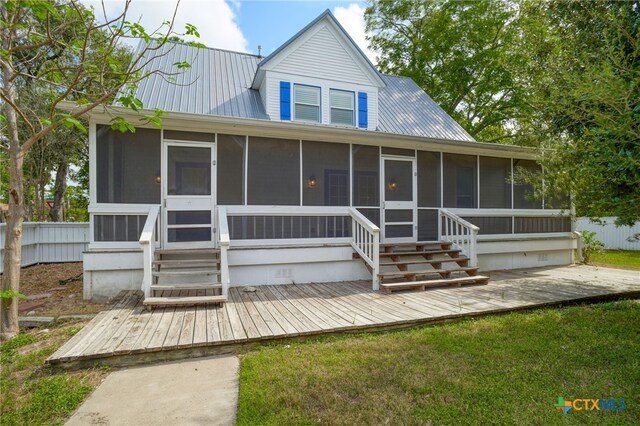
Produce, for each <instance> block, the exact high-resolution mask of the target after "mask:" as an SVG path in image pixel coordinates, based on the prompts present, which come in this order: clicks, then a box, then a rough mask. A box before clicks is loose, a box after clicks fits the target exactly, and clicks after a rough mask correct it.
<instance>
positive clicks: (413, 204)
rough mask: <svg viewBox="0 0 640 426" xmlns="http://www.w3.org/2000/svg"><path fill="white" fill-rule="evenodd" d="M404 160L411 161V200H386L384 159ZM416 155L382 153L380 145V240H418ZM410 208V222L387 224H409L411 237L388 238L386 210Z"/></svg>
mask: <svg viewBox="0 0 640 426" xmlns="http://www.w3.org/2000/svg"><path fill="white" fill-rule="evenodd" d="M387 160H388V161H405V162H408V163H411V179H412V194H411V197H412V200H411V201H390V202H388V201H387V200H386V197H385V194H386V191H385V189H386V183H387V176H385V162H386V161H387ZM417 163H418V159H417V157H407V156H399V155H388V154H382V147H380V201H381V203H380V204H381V206H382V210H381V212H380V228H381V229H382V234H381V235H382V242H385V243H387V242H413V241H417V240H418V210H417V207H418V176H417ZM390 203H393V204H394V206H393V207H388V206H389V204H390ZM405 206H406V207H405ZM387 209H388V210H411V212H412V213H411V214H412V215H413V221H412V222H390V223H389V226H395V225H411V237H396V238H389V237H387V235H386V230H387V229H386V228H387V220H386V210H387Z"/></svg>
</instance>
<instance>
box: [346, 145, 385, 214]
mask: <svg viewBox="0 0 640 426" xmlns="http://www.w3.org/2000/svg"><path fill="white" fill-rule="evenodd" d="M379 183H380V155H379V150H378V147H377V146H365V145H353V205H354V206H356V207H364V206H375V207H379V206H380V190H379Z"/></svg>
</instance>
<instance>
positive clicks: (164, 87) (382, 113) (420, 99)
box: [136, 43, 475, 141]
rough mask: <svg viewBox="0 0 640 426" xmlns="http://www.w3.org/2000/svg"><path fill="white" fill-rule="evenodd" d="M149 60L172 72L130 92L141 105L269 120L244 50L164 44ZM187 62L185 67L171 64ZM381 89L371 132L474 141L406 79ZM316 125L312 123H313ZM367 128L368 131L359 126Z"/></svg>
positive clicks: (253, 62) (254, 60) (252, 60)
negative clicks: (178, 67)
mask: <svg viewBox="0 0 640 426" xmlns="http://www.w3.org/2000/svg"><path fill="white" fill-rule="evenodd" d="M155 55H158V56H159V59H158V60H154V61H152V62H151V64H150V66H149V70H151V67H153V69H157V70H161V71H163V72H165V73H175V74H174V75H173V79H174V80H175V81H171V80H170V78H168V77H167V75H164V76H163V75H160V74H152V75H150V76H149V77H148V78H147V79H145V80H144V81H142V82H141V83H140V85H139V86H138V89H137V94H136V96H137V97H138V98H139V99H140V100H141V101H142V102H143V104H144V106H145V108H149V109H154V108H159V109H162V110H165V111H169V112H183V113H191V114H203V115H216V116H225V117H236V118H251V119H258V120H269V117H268V116H267V114H266V110H265V106H264V105H263V104H262V99H261V97H260V93H259V92H258V91H257V90H254V89H251V84H252V81H253V78H254V76H255V74H256V70H257V69H258V64H259V63H260V61H261V58H260V57H259V56H256V55H251V54H247V53H240V52H231V51H227V50H220V49H213V48H206V49H205V48H197V47H193V46H189V45H187V44H184V43H167V44H165V45H164V46H162V47H161V48H160V49H159V50H158V51H156V52H155ZM181 61H187V62H189V63H190V64H191V68H188V69H183V70H179V69H177V67H176V66H174V64H175V63H176V62H181ZM381 77H382V79H383V81H384V82H385V84H386V87H384V88H383V89H381V90H380V92H379V94H378V128H377V129H376V131H379V132H384V133H390V134H399V135H409V136H419V137H426V138H433V139H449V140H458V141H475V140H474V139H473V137H472V136H471V135H469V133H467V132H466V131H465V130H464V129H463V128H462V126H460V125H459V124H458V123H457V122H456V121H455V120H454V119H453V118H451V117H450V116H449V115H448V114H447V113H446V112H445V111H444V110H443V109H442V108H440V106H439V105H438V104H437V103H436V102H435V101H434V100H433V99H431V97H430V96H429V95H427V94H426V93H425V92H424V91H423V90H422V89H421V88H420V87H419V86H418V85H417V84H416V83H415V82H414V81H413V80H412V79H410V78H408V77H398V76H391V75H383V74H381ZM315 126H316V127H317V125H315ZM362 131H368V130H362Z"/></svg>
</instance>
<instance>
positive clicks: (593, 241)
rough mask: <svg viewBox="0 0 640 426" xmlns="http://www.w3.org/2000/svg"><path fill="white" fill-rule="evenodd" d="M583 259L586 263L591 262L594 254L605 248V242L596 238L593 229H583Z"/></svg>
mask: <svg viewBox="0 0 640 426" xmlns="http://www.w3.org/2000/svg"><path fill="white" fill-rule="evenodd" d="M580 234H581V235H582V259H583V261H584V263H591V259H592V257H593V255H594V254H596V253H601V252H602V251H603V250H604V244H602V242H601V241H599V240H598V239H597V238H596V233H595V232H593V231H586V230H585V231H582V232H581V233H580Z"/></svg>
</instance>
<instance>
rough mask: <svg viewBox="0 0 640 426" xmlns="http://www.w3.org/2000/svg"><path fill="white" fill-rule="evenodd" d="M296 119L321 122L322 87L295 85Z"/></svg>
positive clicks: (294, 117)
mask: <svg viewBox="0 0 640 426" xmlns="http://www.w3.org/2000/svg"><path fill="white" fill-rule="evenodd" d="M293 103H294V108H293V111H294V116H293V119H294V120H298V121H311V122H313V123H319V122H320V88H319V87H314V86H304V85H301V84H295V85H294V86H293Z"/></svg>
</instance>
